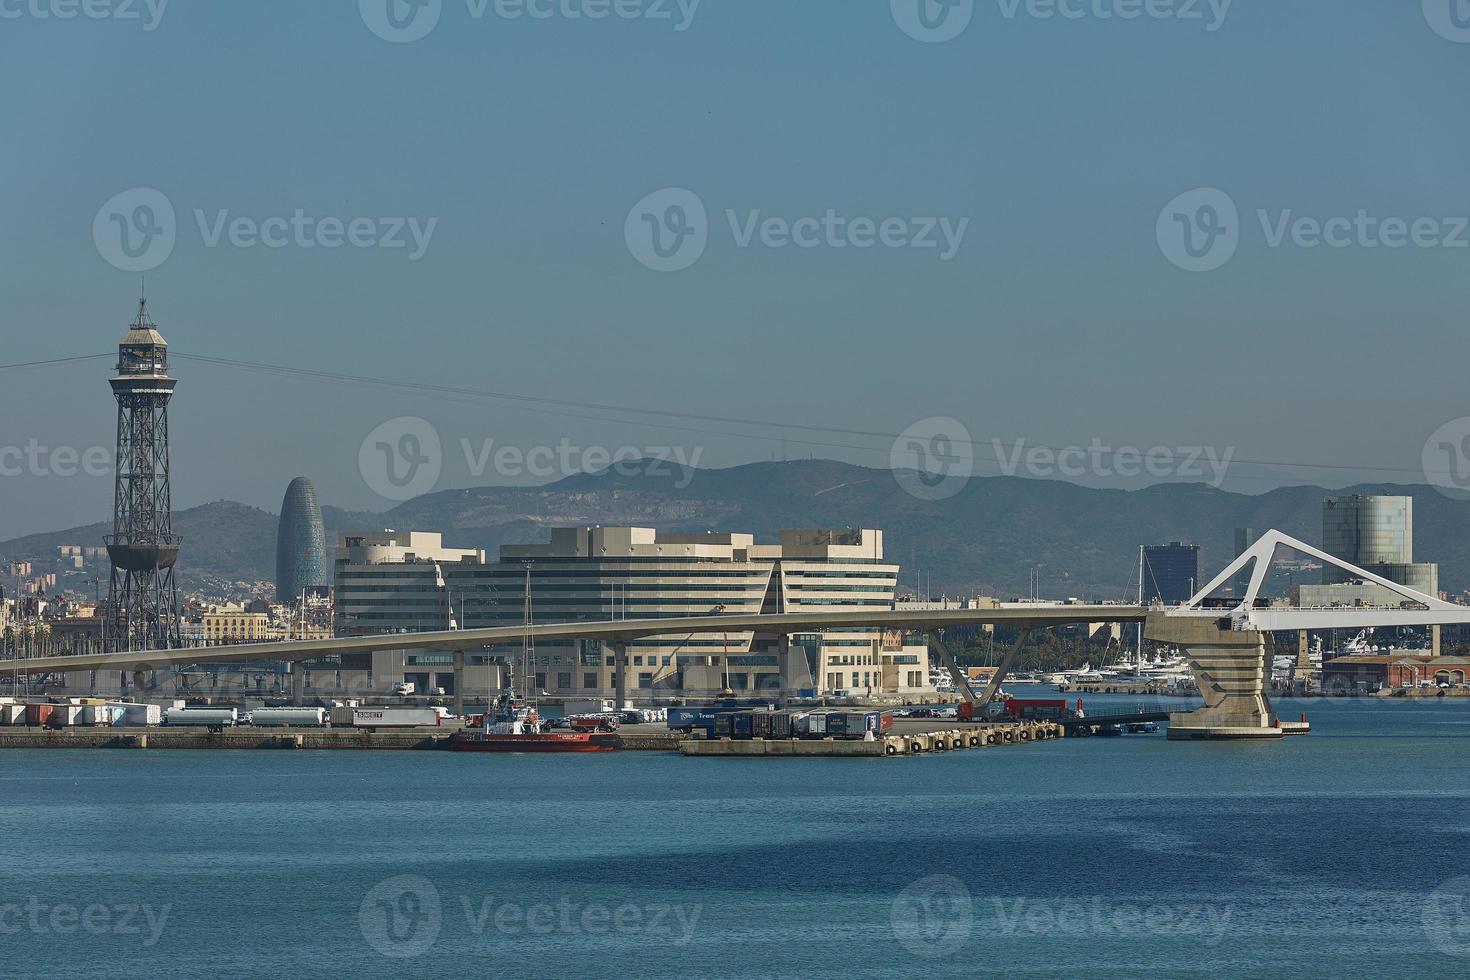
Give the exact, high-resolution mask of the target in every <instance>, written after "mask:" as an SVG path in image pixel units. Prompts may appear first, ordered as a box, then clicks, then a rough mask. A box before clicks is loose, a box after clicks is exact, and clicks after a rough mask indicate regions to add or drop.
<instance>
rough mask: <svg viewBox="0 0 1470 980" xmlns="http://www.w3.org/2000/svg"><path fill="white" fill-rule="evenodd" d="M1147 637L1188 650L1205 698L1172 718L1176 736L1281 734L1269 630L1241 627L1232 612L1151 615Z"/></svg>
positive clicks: (1283, 729)
mask: <svg viewBox="0 0 1470 980" xmlns="http://www.w3.org/2000/svg"><path fill="white" fill-rule="evenodd" d="M1144 635H1146V636H1147V637H1148V638H1149V639H1150V640H1153V641H1155V642H1156V643H1167V644H1170V645H1173V646H1178V647H1181V648H1183V650H1184V651H1185V655H1186V656H1187V657H1188V658H1189V665H1190V667H1191V668H1193V670H1194V677H1195V682H1196V683H1197V684H1198V685H1199V691H1200V694H1201V695H1202V696H1203V697H1204V699H1205V706H1204V707H1203V708H1200V709H1198V710H1196V711H1188V712H1176V713H1174V714H1171V715H1170V716H1169V737H1170V738H1171V739H1248V738H1281V737H1282V736H1283V735H1285V734H1287V730H1286V728H1292V729H1300V727H1301V726H1300V723H1297V724H1293V725H1289V726H1286V727H1283V725H1282V723H1281V721H1280V719H1279V718H1277V716H1276V712H1275V710H1274V709H1273V708H1272V707H1271V699H1270V698H1269V697H1267V696H1266V684H1267V682H1268V681H1269V680H1270V676H1271V671H1270V664H1269V662H1268V661H1267V659H1266V634H1265V633H1263V632H1261V631H1260V630H1253V629H1237V628H1235V626H1234V624H1233V623H1232V622H1231V620H1230V618H1229V617H1228V616H1227V617H1225V618H1224V619H1223V620H1221V619H1207V618H1204V617H1195V616H1170V615H1168V614H1167V613H1165V612H1164V611H1163V610H1160V611H1158V612H1156V613H1150V614H1149V617H1148V620H1147V621H1146V622H1145V624H1144Z"/></svg>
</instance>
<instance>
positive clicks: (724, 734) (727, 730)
mask: <svg viewBox="0 0 1470 980" xmlns="http://www.w3.org/2000/svg"><path fill="white" fill-rule="evenodd" d="M713 734H714V737H715V738H734V737H735V715H734V714H733V713H731V712H725V713H724V714H718V715H715V721H714V725H713Z"/></svg>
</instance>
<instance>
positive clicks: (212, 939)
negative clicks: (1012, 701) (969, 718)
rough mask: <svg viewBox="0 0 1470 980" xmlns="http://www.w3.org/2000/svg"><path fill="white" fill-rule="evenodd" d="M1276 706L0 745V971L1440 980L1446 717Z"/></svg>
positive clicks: (1450, 849)
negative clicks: (471, 744)
mask: <svg viewBox="0 0 1470 980" xmlns="http://www.w3.org/2000/svg"><path fill="white" fill-rule="evenodd" d="M1014 693H1016V694H1018V695H1021V696H1035V695H1038V694H1042V693H1044V692H1042V691H1040V690H1036V691H1031V690H1026V689H1018V690H1016V691H1015V692H1014ZM1140 700H1141V699H1139V698H1104V697H1099V698H1089V699H1087V704H1088V707H1089V708H1090V709H1091V710H1093V711H1095V712H1098V713H1101V712H1102V711H1103V710H1104V709H1106V710H1109V711H1110V710H1112V709H1113V708H1115V707H1126V706H1127V705H1131V704H1136V703H1139V702H1140ZM1148 703H1149V704H1151V705H1152V704H1156V703H1157V702H1155V701H1151V700H1150V701H1149V702H1148ZM1302 710H1305V711H1307V712H1309V714H1310V716H1311V720H1312V722H1313V725H1314V731H1313V734H1312V735H1311V736H1310V737H1306V738H1288V739H1285V740H1283V741H1280V742H1272V743H1170V742H1168V741H1166V740H1165V738H1164V737H1163V736H1162V735H1126V736H1122V737H1117V738H1092V739H1066V740H1061V741H1055V742H1047V743H1042V744H1037V745H1033V746H1027V747H1024V748H1018V749H1014V750H1006V751H979V752H963V753H953V754H941V755H929V756H923V757H917V758H912V759H905V760H900V761H892V760H847V759H802V760H766V759H686V758H681V757H679V756H678V755H676V754H671V753H645V752H626V753H614V754H610V755H603V756H578V755H568V756H554V757H525V756H481V755H473V754H461V753H448V752H444V753H411V752H381V753H379V752H361V753H359V752H290V751H282V752H205V751H201V752H150V751H125V750H77V751H56V750H50V751H46V750H14V751H9V752H5V753H3V754H0V855H3V863H0V867H3V868H4V878H3V880H4V885H5V887H4V894H3V895H0V934H3V949H4V950H5V956H6V962H5V967H4V970H3V973H4V975H6V976H18V977H19V976H25V977H67V978H75V980H82V978H93V977H95V978H108V980H112V978H116V977H134V976H137V977H154V978H193V977H285V976H312V977H337V976H353V977H434V976H441V975H443V976H449V977H464V976H496V975H503V976H511V977H575V976H637V977H702V976H710V977H750V978H765V977H776V976H799V977H804V978H822V977H842V978H850V977H855V976H886V977H935V976H967V977H973V976H1014V977H1037V978H1041V977H1048V978H1050V977H1060V976H1070V977H1089V978H1106V977H1120V978H1121V977H1137V976H1153V977H1168V978H1185V977H1230V978H1244V977H1293V978H1317V977H1323V978H1334V980H1347V978H1355V977H1365V978H1366V977H1372V978H1383V977H1401V976H1412V977H1416V978H1434V977H1463V976H1466V975H1467V974H1470V898H1467V895H1470V751H1467V749H1470V705H1465V704H1460V703H1447V702H1444V701H1436V702H1428V703H1404V702H1397V703H1388V702H1381V701H1366V700H1354V701H1321V700H1316V701H1309V702H1292V703H1288V704H1284V705H1283V706H1282V714H1283V715H1284V716H1286V717H1289V718H1295V717H1296V714H1297V713H1298V712H1299V711H1302ZM1142 964H1148V967H1147V968H1146V969H1145V968H1144V967H1143V966H1142Z"/></svg>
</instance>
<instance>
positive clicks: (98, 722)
mask: <svg viewBox="0 0 1470 980" xmlns="http://www.w3.org/2000/svg"><path fill="white" fill-rule="evenodd" d="M122 715H123V710H122V709H121V708H119V707H118V706H116V705H112V704H89V705H86V706H85V707H83V708H82V724H83V725H93V726H96V727H98V728H110V727H112V726H113V725H115V724H117V720H118V718H119V717H120V716H122Z"/></svg>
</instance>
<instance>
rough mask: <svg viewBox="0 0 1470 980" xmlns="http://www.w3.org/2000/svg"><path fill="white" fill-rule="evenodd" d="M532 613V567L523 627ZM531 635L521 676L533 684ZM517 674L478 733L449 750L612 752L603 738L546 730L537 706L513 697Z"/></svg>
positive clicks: (461, 737) (455, 738)
mask: <svg viewBox="0 0 1470 980" xmlns="http://www.w3.org/2000/svg"><path fill="white" fill-rule="evenodd" d="M533 621H534V620H533V616H532V612H531V567H530V565H527V566H526V625H527V626H528V627H529V626H531V625H532V623H533ZM531 642H532V641H531V636H530V633H529V631H528V632H527V634H526V637H525V639H524V640H523V641H522V647H521V671H520V676H521V678H522V680H523V682H525V680H527V679H529V681H530V682H531V683H533V684H534V683H535V677H536V675H535V674H534V673H532V672H531V655H532V647H531ZM515 680H516V672H515V668H514V666H512V668H511V692H510V693H506V694H502V695H501V696H500V699H499V700H498V701H497V702H496V704H495V711H493V712H491V711H488V710H487V711H486V712H485V721H484V724H483V726H482V727H481V730H480V731H478V732H459V733H457V734H455V735H452V736H450V739H449V747H450V748H451V749H453V750H454V751H456V752H611V751H612V750H613V749H614V748H616V746H615V745H614V744H613V740H612V739H610V738H608V737H607V736H605V735H604V736H602V737H600V738H597V739H596V740H594V735H593V732H591V731H560V732H553V731H548V730H547V729H546V726H545V725H544V724H543V723H542V721H541V716H540V715H539V714H538V713H537V712H536V705H535V704H534V703H532V702H529V701H527V700H525V699H524V698H519V697H516V695H515V693H514V690H515Z"/></svg>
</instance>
